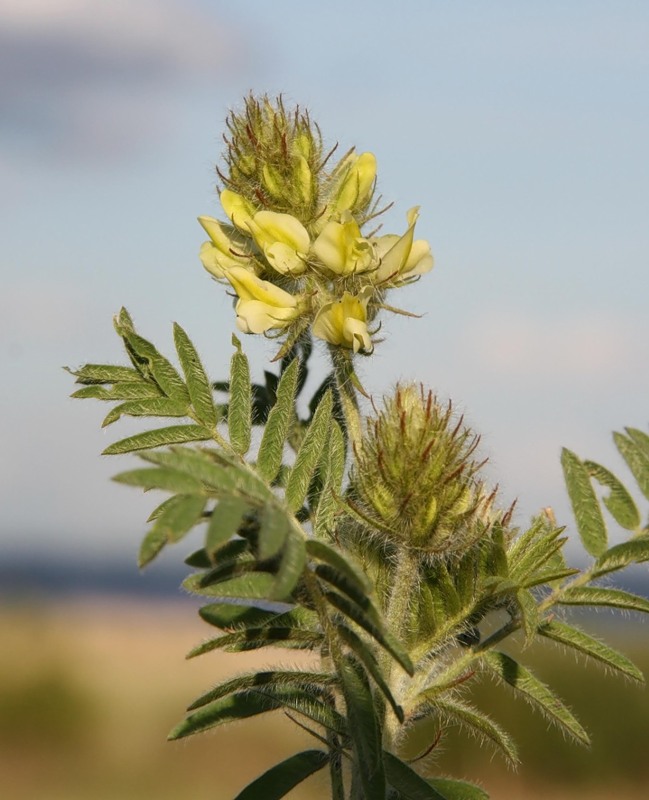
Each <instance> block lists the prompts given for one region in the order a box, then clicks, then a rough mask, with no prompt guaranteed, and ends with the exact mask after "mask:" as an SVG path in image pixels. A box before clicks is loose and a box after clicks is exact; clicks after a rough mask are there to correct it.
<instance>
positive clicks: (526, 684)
mask: <svg viewBox="0 0 649 800" xmlns="http://www.w3.org/2000/svg"><path fill="white" fill-rule="evenodd" d="M481 658H482V661H483V663H484V664H485V665H486V666H487V667H488V668H489V670H490V671H491V672H493V674H494V675H496V676H497V677H498V678H500V680H502V681H504V682H505V683H507V684H509V685H510V686H511V687H512V688H513V689H515V690H516V691H517V692H520V693H521V694H522V695H523V696H524V697H525V698H526V699H527V700H529V701H530V702H531V703H532V704H533V705H534V706H535V707H536V708H538V709H539V710H540V711H541V712H542V713H543V714H544V715H545V716H546V717H547V718H548V719H549V720H550V721H551V722H553V723H555V724H556V725H558V726H559V727H560V728H561V729H562V730H563V731H565V732H566V733H567V734H569V735H570V736H572V737H573V738H574V739H575V740H576V741H578V742H581V743H582V744H585V745H588V744H590V740H589V738H588V734H587V733H586V731H585V730H584V729H583V727H582V726H581V724H580V723H579V722H578V720H577V719H576V718H575V717H574V715H573V714H572V712H571V711H570V710H569V709H568V708H567V706H565V705H564V704H563V702H562V701H561V700H560V699H559V698H558V697H557V696H556V695H555V694H554V692H553V691H552V690H551V689H549V688H548V687H547V686H546V685H545V684H544V683H542V682H541V681H540V680H539V679H538V678H537V677H536V676H535V675H533V674H532V673H531V672H530V671H529V670H528V669H527V668H526V667H524V666H523V665H522V664H519V663H518V662H517V661H515V660H514V659H513V658H511V657H510V656H508V655H506V654H505V653H500V652H498V651H495V650H492V651H488V652H485V653H483V654H482V656H481Z"/></svg>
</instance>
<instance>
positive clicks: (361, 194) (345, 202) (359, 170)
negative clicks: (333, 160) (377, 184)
mask: <svg viewBox="0 0 649 800" xmlns="http://www.w3.org/2000/svg"><path fill="white" fill-rule="evenodd" d="M340 167H341V168H342V169H341V173H340V175H341V177H340V185H339V187H338V191H337V193H336V198H335V201H334V204H333V210H334V211H338V212H340V211H353V210H355V209H362V208H363V207H364V206H366V205H367V203H368V202H369V200H370V198H371V197H372V192H373V190H374V181H375V180H376V157H375V155H374V154H373V153H361V154H360V156H357V155H356V153H354V152H352V153H350V154H349V155H348V156H347V158H346V159H345V161H344V162H343V163H342V164H341V165H340Z"/></svg>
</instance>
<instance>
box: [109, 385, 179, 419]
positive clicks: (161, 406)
mask: <svg viewBox="0 0 649 800" xmlns="http://www.w3.org/2000/svg"><path fill="white" fill-rule="evenodd" d="M133 385H135V384H133ZM188 413H189V407H188V406H187V403H183V402H181V401H180V400H170V399H169V398H168V397H152V398H150V399H148V400H129V401H128V402H126V403H120V405H118V406H115V408H113V409H111V410H110V411H109V412H108V414H106V416H105V417H104V421H103V422H102V423H101V427H102V428H106V427H108V425H112V423H113V422H117V420H118V419H120V417H122V416H128V417H186V416H187V415H188Z"/></svg>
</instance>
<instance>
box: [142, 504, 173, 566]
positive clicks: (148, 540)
mask: <svg viewBox="0 0 649 800" xmlns="http://www.w3.org/2000/svg"><path fill="white" fill-rule="evenodd" d="M169 499H170V500H171V499H173V498H169ZM168 543H169V540H168V539H167V534H166V533H165V532H164V531H161V530H155V529H152V530H150V531H149V532H148V533H147V534H146V536H145V537H144V539H142V544H141V545H140V550H139V552H138V557H137V565H138V567H139V568H140V569H142V568H143V567H146V565H147V564H150V563H151V562H152V561H153V559H154V558H155V557H156V556H157V555H158V553H159V552H160V551H161V550H162V548H163V547H164V546H165V545H166V544H168Z"/></svg>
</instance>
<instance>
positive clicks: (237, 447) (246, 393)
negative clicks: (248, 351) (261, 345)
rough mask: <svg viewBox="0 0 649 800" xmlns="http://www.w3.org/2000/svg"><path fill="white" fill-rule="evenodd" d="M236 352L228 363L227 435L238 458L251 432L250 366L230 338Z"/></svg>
mask: <svg viewBox="0 0 649 800" xmlns="http://www.w3.org/2000/svg"><path fill="white" fill-rule="evenodd" d="M232 344H234V346H235V347H236V350H235V352H234V354H233V356H232V360H231V362H230V402H229V405H228V433H229V435H230V444H231V445H232V447H233V449H234V451H235V452H236V453H238V454H239V455H240V456H243V455H245V454H246V453H247V452H248V450H249V448H250V433H251V430H252V387H251V385H250V365H249V364H248V359H247V358H246V356H245V355H244V353H243V351H242V350H241V343H240V342H239V340H238V339H237V337H236V336H234V335H233V336H232Z"/></svg>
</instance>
